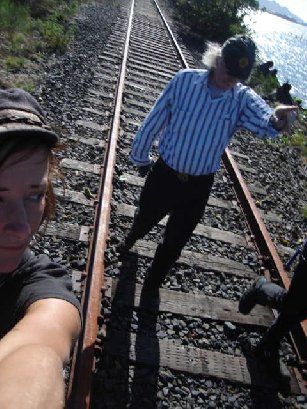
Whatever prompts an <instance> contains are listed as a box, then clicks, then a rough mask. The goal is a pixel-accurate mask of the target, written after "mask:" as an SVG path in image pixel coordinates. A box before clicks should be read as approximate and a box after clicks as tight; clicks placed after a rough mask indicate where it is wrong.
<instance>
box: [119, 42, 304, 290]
mask: <svg viewBox="0 0 307 409" xmlns="http://www.w3.org/2000/svg"><path fill="white" fill-rule="evenodd" d="M255 48H256V47H255V44H254V43H253V41H252V40H251V39H250V38H248V37H246V36H236V37H231V38H229V39H228V40H227V41H226V42H225V43H224V44H223V45H222V46H219V45H218V44H213V43H210V44H209V47H208V50H207V52H206V53H205V54H204V59H203V61H204V63H205V64H206V65H207V66H208V67H209V69H208V70H204V69H203V70H202V69H184V70H181V71H179V72H178V73H177V74H176V75H175V76H174V77H173V79H172V80H171V81H170V82H169V84H168V85H167V86H166V88H165V89H164V91H163V92H162V94H161V95H160V97H159V98H158V100H157V101H156V103H155V105H154V106H153V108H152V109H151V111H150V113H149V115H148V116H147V117H146V119H145V120H144V122H143V124H142V126H141V127H140V129H139V131H138V133H137V134H136V136H135V139H134V141H133V144H132V150H131V154H130V159H131V161H132V162H133V163H134V164H135V165H136V166H138V168H139V173H140V175H141V176H145V175H146V174H147V173H148V172H149V174H148V176H147V178H146V182H145V186H144V188H143V190H142V192H141V196H140V201H139V206H138V209H137V211H136V213H135V217H134V221H133V225H132V227H131V230H130V232H129V234H128V235H127V236H126V238H125V240H124V242H123V243H121V244H120V246H119V249H118V250H119V252H120V253H121V254H122V256H123V255H124V254H125V253H126V252H127V251H128V250H129V249H130V248H131V247H132V246H133V244H134V243H135V242H136V240H137V239H140V238H142V237H143V236H145V234H146V233H148V232H149V230H150V229H151V228H152V227H153V226H154V225H156V224H157V223H158V222H159V221H160V220H161V219H162V218H163V217H164V216H165V215H166V214H169V219H168V222H167V225H166V229H165V235H164V239H163V242H162V243H161V244H159V245H158V248H157V250H156V253H155V256H154V259H153V262H152V264H151V267H150V268H149V271H148V275H147V278H146V280H145V289H147V290H149V291H154V292H156V291H157V290H158V289H159V286H160V285H161V283H162V282H163V280H164V278H165V276H166V274H167V272H168V271H169V269H170V268H171V267H172V265H173V264H174V262H175V261H176V260H177V259H178V257H179V256H180V253H181V250H182V248H183V247H184V245H185V244H186V242H187V241H188V240H189V238H190V236H191V234H192V232H193V230H194V228H195V227H196V225H197V223H198V222H199V220H200V219H201V217H202V215H203V212H204V209H205V206H206V204H207V201H208V198H209V195H210V192H211V188H212V185H213V180H214V174H215V172H216V171H217V170H218V169H219V168H220V161H221V156H222V154H223V152H224V150H225V148H226V147H227V145H228V143H229V141H230V139H231V137H232V135H233V134H234V132H235V130H236V129H237V128H238V127H243V128H246V129H248V130H250V131H252V132H254V133H256V134H257V135H258V136H259V137H266V136H268V137H275V136H277V135H278V132H279V131H282V130H283V129H285V128H286V127H287V115H288V114H289V112H291V111H294V110H296V109H297V107H293V106H286V107H285V106H278V107H277V108H276V109H275V110H273V109H271V108H270V107H269V106H268V105H267V104H266V103H265V102H264V100H262V98H261V97H260V96H259V95H257V94H256V93H255V92H254V91H253V90H252V89H250V88H249V87H248V86H245V85H243V84H242V83H241V82H242V81H245V80H246V79H247V78H248V77H249V75H250V73H251V70H252V68H253V65H254V62H255ZM155 139H159V147H158V150H159V154H160V157H159V158H158V160H157V161H156V162H155V164H154V165H153V166H152V160H151V158H150V155H149V153H150V149H151V147H152V144H153V141H154V140H155Z"/></svg>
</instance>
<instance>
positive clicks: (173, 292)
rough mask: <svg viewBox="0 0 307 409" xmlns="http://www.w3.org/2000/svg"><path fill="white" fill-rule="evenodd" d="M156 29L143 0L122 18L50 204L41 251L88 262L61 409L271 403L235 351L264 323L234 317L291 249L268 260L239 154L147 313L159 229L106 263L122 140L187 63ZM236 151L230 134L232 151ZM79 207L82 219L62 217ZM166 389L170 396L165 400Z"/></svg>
mask: <svg viewBox="0 0 307 409" xmlns="http://www.w3.org/2000/svg"><path fill="white" fill-rule="evenodd" d="M167 28H168V27H167V26H165V20H163V17H161V14H160V13H159V9H158V8H157V4H156V3H155V2H154V1H151V0H135V1H133V2H132V3H131V4H128V5H127V6H123V7H122V9H121V14H120V16H119V17H118V20H117V22H116V24H115V26H114V27H113V32H112V35H111V36H110V37H109V40H108V43H107V44H106V46H105V48H104V50H103V51H102V52H101V55H100V56H99V61H100V64H99V66H97V67H95V72H94V78H93V85H92V88H91V89H90V90H89V91H88V95H87V96H86V98H85V106H84V109H83V113H82V116H81V115H80V117H81V118H80V119H79V120H78V121H77V122H76V130H75V134H74V135H72V136H67V144H69V149H68V156H69V157H67V158H62V161H61V164H62V167H63V168H65V169H66V174H67V179H68V188H67V189H66V191H65V193H63V191H62V190H61V189H60V188H57V189H56V194H57V196H58V199H59V201H60V207H61V208H62V209H64V208H66V214H67V208H68V209H69V211H70V213H72V214H74V213H75V214H76V217H75V220H72V219H70V220H69V221H66V218H65V217H63V214H65V212H64V210H63V212H60V213H59V216H58V218H57V219H56V221H55V222H54V223H53V224H51V225H50V226H49V227H48V229H47V231H46V233H47V236H49V237H50V246H58V245H59V244H60V245H62V246H66V247H68V249H69V248H70V246H71V249H72V251H74V252H77V253H78V254H76V259H77V258H78V257H77V256H79V258H78V259H80V258H83V259H87V262H86V265H85V263H84V262H83V265H80V264H79V265H78V262H77V261H76V267H77V270H74V271H73V281H74V288H75V290H76V291H77V292H78V293H79V294H80V296H82V306H83V311H84V331H83V334H82V336H81V337H80V340H79V343H78V346H77V347H76V349H75V351H74V355H73V359H72V364H71V374H70V381H69V387H68V406H69V407H71V408H87V407H90V405H92V407H94V408H100V407H101V408H107V407H110V408H111V407H114V408H123V407H127V405H128V404H129V405H130V406H129V407H134V408H137V407H139V408H150V407H187V408H188V407H195V408H196V407H222V404H221V402H222V401H223V400H221V399H222V398H221V397H219V398H218V397H217V396H215V395H214V396H215V398H214V399H213V398H212V395H210V393H208V391H210V389H212V388H214V390H216V391H219V392H218V394H219V395H223V394H229V395H231V393H233V394H234V395H236V396H244V395H247V394H250V390H251V389H250V387H251V385H253V386H254V387H256V388H257V387H260V388H263V387H264V386H265V388H266V389H267V390H268V391H269V392H268V395H269V396H271V398H270V399H273V398H272V396H273V397H275V398H276V399H277V397H276V396H275V395H276V393H277V392H276V385H275V384H274V381H272V380H271V379H268V377H267V376H265V374H263V373H261V372H259V368H257V366H255V363H253V362H250V361H249V360H248V359H247V358H246V357H244V355H243V353H242V351H241V349H240V340H241V339H243V338H244V337H245V336H250V337H254V338H255V340H256V339H257V334H258V333H263V332H264V330H265V328H266V327H268V326H269V325H270V323H271V322H272V319H273V313H272V311H271V310H268V309H266V308H262V307H256V308H255V309H254V310H253V313H251V314H250V315H249V316H243V315H241V314H239V313H238V311H237V303H238V299H239V296H240V294H242V292H243V291H244V290H245V288H246V287H248V285H249V284H250V282H251V281H252V280H253V279H254V278H255V277H256V275H257V273H258V272H259V269H260V268H262V269H263V270H264V273H265V275H266V276H267V277H269V278H271V279H274V280H279V281H281V282H282V283H283V285H284V286H285V287H287V286H288V285H289V278H288V276H287V275H286V274H285V272H284V270H283V267H282V261H281V258H280V257H282V258H284V257H286V255H287V254H289V253H291V251H292V249H289V248H287V247H283V246H281V245H277V250H278V252H277V250H276V248H275V246H274V244H273V242H272V240H271V238H270V236H269V233H268V231H267V229H266V224H268V223H275V225H278V223H281V222H282V221H281V220H280V217H279V215H278V214H275V213H274V212H265V213H264V212H263V211H262V212H261V211H259V210H258V209H257V208H256V206H255V204H254V200H253V199H252V197H254V198H257V197H259V196H260V197H261V195H265V194H266V187H265V186H260V185H259V184H255V183H251V184H246V183H245V182H244V180H243V178H242V176H241V173H242V174H243V175H245V176H246V175H247V176H248V175H254V174H255V172H256V171H255V170H254V169H253V168H251V167H249V166H248V165H246V163H248V162H249V158H248V156H247V155H245V154H244V153H242V152H241V151H240V149H237V150H235V151H232V152H230V151H228V152H226V153H225V155H224V157H223V164H224V166H223V168H222V169H221V171H220V172H219V173H218V174H217V177H216V180H215V184H214V188H213V192H212V195H211V198H210V200H209V203H208V207H207V210H206V213H205V215H204V217H203V219H202V222H201V223H199V225H198V226H197V228H196V230H195V232H194V234H193V237H192V238H191V240H190V242H189V243H188V244H187V246H186V247H185V249H184V251H183V252H182V256H181V258H180V259H179V260H178V262H177V263H176V266H175V267H174V268H173V270H172V272H171V274H169V278H168V280H167V281H166V283H165V284H164V285H163V288H162V289H161V292H160V295H161V302H160V307H159V314H158V316H156V315H155V314H152V313H151V312H150V311H147V310H144V309H143V308H142V297H141V288H142V284H143V281H144V276H145V273H146V268H147V267H148V266H149V264H150V262H151V259H152V257H153V255H154V251H155V248H156V246H157V243H158V242H159V239H161V237H162V234H163V225H164V224H165V220H163V221H162V222H161V223H160V224H159V226H157V227H156V228H155V229H154V230H153V231H152V232H151V233H150V234H149V235H147V236H146V237H145V238H144V240H139V241H138V242H137V243H136V245H135V246H134V247H133V249H132V250H131V252H130V255H129V256H128V257H127V259H125V260H123V261H121V260H120V259H119V258H118V254H117V252H116V245H117V244H118V242H119V241H120V239H121V238H123V237H124V235H125V233H126V232H127V229H129V227H130V225H131V222H132V217H133V213H134V208H135V205H136V203H137V200H138V197H139V193H140V190H141V187H142V185H143V183H144V179H143V178H140V177H139V176H138V174H137V171H136V169H135V168H134V167H133V166H132V165H131V164H130V163H129V160H128V153H129V149H130V146H131V142H132V140H133V137H134V134H135V132H136V130H137V128H138V127H139V125H140V124H141V122H142V120H143V119H144V118H145V116H146V114H147V113H148V111H149V110H150V108H151V106H152V104H153V103H154V101H155V99H156V98H157V96H158V95H159V93H160V92H161V91H162V89H163V88H164V86H165V85H166V84H167V82H168V81H169V80H170V79H171V78H172V76H173V75H174V74H175V73H176V72H177V71H178V70H179V69H181V68H183V67H186V66H187V65H188V66H190V67H191V68H193V66H194V64H195V63H194V60H193V58H192V57H191V56H190V55H189V54H188V53H187V52H186V51H184V52H182V51H181V50H180V49H179V46H178V44H177V43H176V41H175V39H174V37H172V35H171V34H170V33H169V31H168V29H167ZM239 142H240V136H239V137H238V138H237V141H236V142H235V143H234V148H236V147H238V146H239ZM88 157H91V158H92V162H91V163H88ZM83 158H86V160H82V159H83ZM234 158H235V159H236V161H237V162H235V161H234ZM239 169H240V170H239ZM246 179H248V180H250V179H253V177H251V178H249V177H247V178H246ZM254 179H255V178H254ZM80 206H81V208H82V209H84V211H83V212H82V216H80V212H74V210H75V209H77V208H80ZM61 215H62V216H61ZM262 218H263V219H262ZM71 243H73V245H71ZM278 253H279V254H278ZM80 255H82V257H80ZM72 267H74V265H73V266H72ZM82 269H83V270H84V272H81V271H80V270H82ZM101 296H102V297H101ZM101 299H102V300H101ZM256 330H257V331H258V332H255V331H256ZM292 340H293V341H294V342H295V344H294V347H293V349H291V347H290V345H289V344H288V343H284V345H283V352H284V355H285V354H286V355H288V357H289V356H290V357H291V359H292V362H293V363H294V364H295V365H296V367H293V368H290V372H291V376H292V382H291V388H292V393H293V394H303V393H306V381H305V380H304V379H303V375H304V370H305V371H306V365H305V362H306V348H304V347H305V345H306V344H305V342H306V325H304V324H303V325H301V326H300V327H299V328H298V329H297V331H295V332H294V333H293V334H292ZM293 351H295V352H296V356H295V355H294V353H293ZM174 382H175V383H176V385H177V386H176V387H177V389H179V390H180V391H181V392H180V391H177V392H176V393H174V394H170V392H169V391H170V389H171V386H170V385H171V384H172V383H174ZM187 385H188V386H189V387H187ZM173 387H174V386H172V388H173ZM182 390H183V391H184V393H183V392H182ZM233 391H235V393H234V392H233ZM171 395H172V396H171ZM211 398H212V399H211ZM258 398H259V397H258ZM216 399H219V402H220V403H219V404H217V403H216ZM266 399H267V397H266ZM165 401H168V403H169V406H167V405H166V404H165ZM154 402H156V403H154ZM210 402H211V403H210ZM155 405H157V406H155ZM163 405H164V406H163ZM176 405H177V406H176ZM210 405H211V406H210ZM212 405H213V406H212ZM214 405H215V406H214ZM225 405H226V403H225ZM225 407H227V406H225ZM228 407H229V406H228ZM259 407H260V406H259Z"/></svg>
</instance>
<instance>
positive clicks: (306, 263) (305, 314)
mask: <svg viewBox="0 0 307 409" xmlns="http://www.w3.org/2000/svg"><path fill="white" fill-rule="evenodd" d="M306 289H307V260H306V259H305V258H303V257H301V259H300V262H299V264H298V265H297V267H296V268H295V270H294V275H293V278H292V280H291V284H290V287H289V290H288V291H287V290H285V289H284V288H282V287H280V286H278V285H276V284H273V283H265V284H263V285H262V286H261V293H262V295H263V298H264V300H263V302H261V304H264V305H269V306H270V307H272V308H275V309H277V310H278V311H279V315H278V317H277V318H276V320H275V321H274V322H273V324H272V325H271V327H270V328H269V329H268V331H267V332H266V334H265V336H264V339H263V342H264V344H267V345H268V346H269V347H273V348H275V347H276V348H277V347H278V346H279V343H280V341H281V339H282V337H283V336H284V335H285V334H286V333H287V332H288V331H289V330H291V328H292V327H293V326H294V325H296V324H298V323H299V322H300V321H303V320H304V319H306V318H307V296H306Z"/></svg>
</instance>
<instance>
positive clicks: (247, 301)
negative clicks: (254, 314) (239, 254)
mask: <svg viewBox="0 0 307 409" xmlns="http://www.w3.org/2000/svg"><path fill="white" fill-rule="evenodd" d="M298 254H299V262H298V264H297V265H296V267H295V269H294V273H293V277H292V280H291V283H290V286H289V289H288V291H287V290H285V288H283V287H281V286H279V285H277V284H274V283H272V282H269V281H267V280H266V278H265V277H263V276H260V277H258V278H257V279H256V280H255V281H254V282H253V284H252V285H251V287H250V288H249V289H248V290H246V291H245V293H244V294H243V296H242V297H241V299H240V301H239V311H240V312H241V313H242V314H244V315H247V314H249V313H250V312H251V310H252V309H253V308H254V307H255V305H257V304H260V305H264V306H269V307H271V308H275V309H276V310H278V311H279V315H278V317H277V318H276V319H275V321H274V322H273V324H272V325H271V327H270V328H269V329H268V330H267V332H266V333H265V334H264V336H263V338H262V340H261V341H260V342H259V344H258V345H257V346H256V347H254V348H252V352H253V353H254V354H255V355H256V356H257V357H259V358H260V359H261V360H262V361H263V362H264V363H265V364H266V365H267V366H269V367H271V369H274V370H277V371H278V370H279V354H278V351H279V347H280V342H281V340H282V338H283V336H285V335H286V334H287V333H288V332H289V331H290V330H291V329H292V328H293V327H294V326H295V325H297V324H298V323H299V322H301V321H303V320H305V319H307V297H306V288H307V239H306V240H305V242H304V244H303V246H302V248H301V249H299V250H298V252H297V254H296V255H298Z"/></svg>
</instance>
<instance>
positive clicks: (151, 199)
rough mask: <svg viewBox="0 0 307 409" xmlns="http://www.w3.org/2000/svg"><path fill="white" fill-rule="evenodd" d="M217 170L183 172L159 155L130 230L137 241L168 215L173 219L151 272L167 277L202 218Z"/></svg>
mask: <svg viewBox="0 0 307 409" xmlns="http://www.w3.org/2000/svg"><path fill="white" fill-rule="evenodd" d="M213 180H214V174H208V175H201V176H188V175H180V174H178V173H177V172H175V171H174V170H173V169H171V168H170V167H169V166H167V165H166V164H165V163H164V162H163V161H162V159H161V158H160V159H158V160H157V162H156V163H155V164H154V166H153V167H152V169H151V171H150V173H149V174H148V176H147V179H146V182H145V185H144V188H143V190H142V192H141V196H140V201H139V206H138V208H137V210H136V213H135V217H134V221H133V225H132V228H131V231H130V233H129V237H130V240H131V241H132V242H135V241H136V240H137V239H140V238H142V237H143V236H145V235H146V234H147V233H148V232H149V231H150V229H151V228H152V227H153V226H155V225H156V224H157V223H158V222H159V221H160V220H161V219H162V218H163V217H164V216H165V215H167V214H169V219H168V222H167V225H166V228H165V234H164V239H163V243H162V244H160V245H159V246H158V249H157V251H156V254H155V258H154V260H153V263H152V266H151V274H152V275H155V276H156V278H157V280H158V277H159V279H160V280H158V281H160V282H162V281H163V279H164V277H165V275H166V273H167V271H168V270H169V269H170V268H171V266H172V265H173V264H174V263H175V261H176V260H177V259H178V257H179V256H180V253H181V250H182V248H183V247H184V245H185V244H186V242H187V241H188V240H189V238H190V237H191V235H192V233H193V230H194V229H195V227H196V225H197V223H198V222H199V220H200V219H201V217H202V215H203V212H204V210H205V207H206V204H207V202H208V198H209V195H210V192H211V189H212V185H213Z"/></svg>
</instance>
